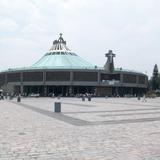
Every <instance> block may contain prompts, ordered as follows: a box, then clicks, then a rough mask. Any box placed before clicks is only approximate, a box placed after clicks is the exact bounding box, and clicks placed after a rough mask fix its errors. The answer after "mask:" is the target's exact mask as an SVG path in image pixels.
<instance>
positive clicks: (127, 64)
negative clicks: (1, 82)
mask: <svg viewBox="0 0 160 160" xmlns="http://www.w3.org/2000/svg"><path fill="white" fill-rule="evenodd" d="M159 8H160V1H159V0H0V70H6V69H8V68H16V67H27V66H30V65H32V64H33V63H35V62H36V61H37V60H38V59H40V58H41V57H42V56H43V55H44V54H45V53H46V52H47V51H48V50H49V49H50V47H51V46H52V42H53V40H55V39H58V38H59V33H63V38H64V40H66V41H67V46H68V47H69V48H70V49H71V50H72V51H73V52H75V53H76V54H78V55H79V56H80V57H82V58H84V59H85V60H87V61H89V62H91V63H93V64H95V65H97V66H99V67H102V66H104V64H105V62H106V58H105V53H107V52H108V50H113V53H115V54H116V57H115V59H114V62H115V67H116V68H120V67H122V68H124V69H129V70H136V71H139V72H143V73H146V74H147V75H149V76H151V75H152V71H153V67H154V65H155V64H157V65H158V66H159V68H160V40H159V39H160V9H159Z"/></svg>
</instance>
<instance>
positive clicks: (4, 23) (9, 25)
mask: <svg viewBox="0 0 160 160" xmlns="http://www.w3.org/2000/svg"><path fill="white" fill-rule="evenodd" d="M17 28H18V25H17V23H16V22H15V21H14V20H12V19H10V18H4V19H1V21H0V30H1V31H6V32H8V31H15V30H16V29H17Z"/></svg>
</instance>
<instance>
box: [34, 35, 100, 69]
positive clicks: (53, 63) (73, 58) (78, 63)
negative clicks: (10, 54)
mask: <svg viewBox="0 0 160 160" xmlns="http://www.w3.org/2000/svg"><path fill="white" fill-rule="evenodd" d="M32 67H33V68H51V69H61V68H63V69H95V68H97V66H96V65H93V64H91V63H89V62H87V61H86V60H84V59H82V58H81V57H79V56H78V55H77V54H75V53H73V52H72V51H71V50H70V49H69V48H68V47H67V46H66V41H64V40H63V38H62V34H60V37H59V39H58V40H55V41H53V45H52V47H51V49H50V50H49V51H48V52H47V53H46V54H45V55H44V56H43V57H42V58H41V59H40V60H39V61H38V62H36V63H35V64H33V65H32Z"/></svg>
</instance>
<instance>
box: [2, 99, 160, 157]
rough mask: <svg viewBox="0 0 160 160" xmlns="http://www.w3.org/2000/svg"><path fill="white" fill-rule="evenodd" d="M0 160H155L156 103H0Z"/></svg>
mask: <svg viewBox="0 0 160 160" xmlns="http://www.w3.org/2000/svg"><path fill="white" fill-rule="evenodd" d="M58 101H60V102H61V104H62V113H54V103H55V102H58ZM0 160H160V98H155V99H147V102H143V99H141V100H137V99H136V98H106V99H105V98H92V101H87V99H86V100H85V101H82V100H81V99H80V98H61V99H57V98H22V101H21V103H17V102H16V99H13V100H3V101H2V100H1V101H0Z"/></svg>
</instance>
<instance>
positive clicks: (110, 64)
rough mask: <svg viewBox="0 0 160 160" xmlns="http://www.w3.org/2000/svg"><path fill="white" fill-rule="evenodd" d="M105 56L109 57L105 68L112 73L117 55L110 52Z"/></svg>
mask: <svg viewBox="0 0 160 160" xmlns="http://www.w3.org/2000/svg"><path fill="white" fill-rule="evenodd" d="M105 56H106V57H107V62H106V64H105V66H104V67H105V69H106V70H107V71H109V72H112V71H113V70H114V62H113V58H114V57H115V56H116V55H115V54H114V53H113V52H112V50H109V51H108V53H106V54H105Z"/></svg>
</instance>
